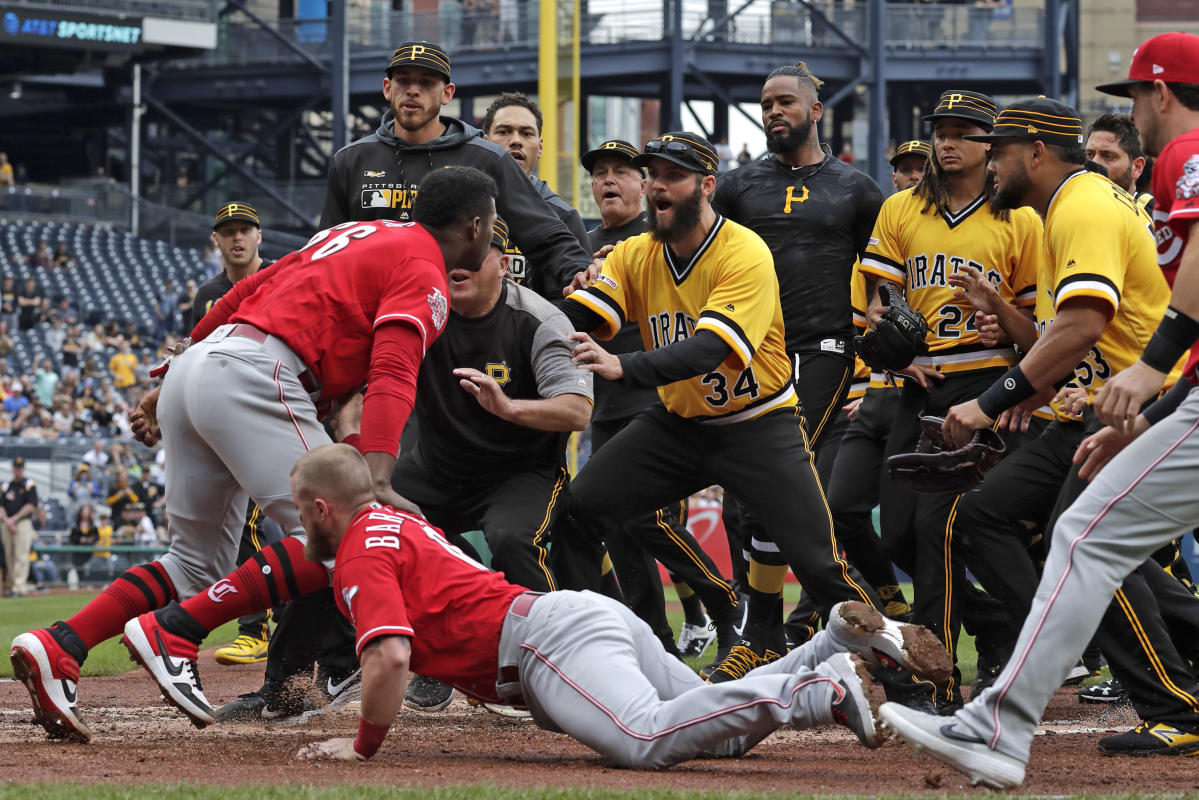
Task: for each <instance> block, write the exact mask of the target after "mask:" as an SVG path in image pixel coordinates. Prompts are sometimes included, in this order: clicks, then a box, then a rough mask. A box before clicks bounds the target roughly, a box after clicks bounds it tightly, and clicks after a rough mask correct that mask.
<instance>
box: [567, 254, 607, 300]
mask: <svg viewBox="0 0 1199 800" xmlns="http://www.w3.org/2000/svg"><path fill="white" fill-rule="evenodd" d="M615 249H616V246H615V245H611V244H606V245H604V246H603V247H601V248H600V249H599V250H596V251H595V253H594V254H592V256H591V266H589V267H587V269H585V270H582V271H580V272H579V273H578V274H577V275H575V277H574V280H572V281H571V282H570V286H566V287H563V289H562V296H563V297H569V296H570V294H571V293H572V292H574V291H577V290H579V289H586V288H587V287H588V286H590V285H591V284H593V283H595V279H596V278H598V277H599V274H600V272H602V271H603V269H604V259H605V258H607V257H608V253H611V252H612V251H613V250H615Z"/></svg>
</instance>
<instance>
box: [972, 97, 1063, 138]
mask: <svg viewBox="0 0 1199 800" xmlns="http://www.w3.org/2000/svg"><path fill="white" fill-rule="evenodd" d="M963 138H966V139H971V140H973V141H976V142H990V141H994V140H995V139H1023V140H1024V141H1028V142H1035V141H1042V142H1045V143H1046V144H1058V145H1064V146H1066V147H1077V146H1078V145H1080V144H1082V119H1081V118H1080V117H1079V115H1078V112H1077V111H1075V110H1074V109H1073V108H1070V106H1068V105H1066V104H1065V103H1059V102H1058V101H1057V100H1050V99H1049V98H1048V97H1033V98H1031V99H1029V100H1019V101H1017V102H1015V103H1012V104H1011V105H1010V106H1008V107H1007V108H1005V109H1004V110H1003V111H1000V112H999V116H998V117H997V118H996V119H995V129H994V130H993V131H992V132H991V133H987V134H981V135H980V134H975V135H973V136H966V137H963Z"/></svg>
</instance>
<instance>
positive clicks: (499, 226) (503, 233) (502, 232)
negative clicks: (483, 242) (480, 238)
mask: <svg viewBox="0 0 1199 800" xmlns="http://www.w3.org/2000/svg"><path fill="white" fill-rule="evenodd" d="M491 246H492V247H498V248H499V249H500V252H501V253H503V252H504V251H506V250H507V249H508V223H507V222H504V220H503V219H501V218H500V217H496V218H495V225H494V226H493V227H492V229H491Z"/></svg>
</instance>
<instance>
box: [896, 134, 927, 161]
mask: <svg viewBox="0 0 1199 800" xmlns="http://www.w3.org/2000/svg"><path fill="white" fill-rule="evenodd" d="M906 156H920V157H921V158H926V159H928V158H932V157H933V148H932V145H930V144H929V143H928V142H926V141H923V140H922V139H912V140H911V141H907V142H904V143H903V144H901V145H900V146H899V147H896V148H895V155H893V156H891V166H895V163H896V162H897V161H899V159H901V158H904V157H906Z"/></svg>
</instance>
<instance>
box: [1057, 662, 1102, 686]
mask: <svg viewBox="0 0 1199 800" xmlns="http://www.w3.org/2000/svg"><path fill="white" fill-rule="evenodd" d="M1097 677H1099V670H1093V669H1091V668H1090V667H1088V666H1087V665H1086V663H1085V662H1083V660H1082V659H1081V658H1080V659H1078V663H1077V664H1075V665H1074V666H1073V667H1071V668H1070V671H1069V672H1067V673H1066V678H1065V680H1063V681H1062V686H1077V685H1078V684H1080V683H1082V682H1083V681H1085V680H1086V679H1087V678H1097Z"/></svg>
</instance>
